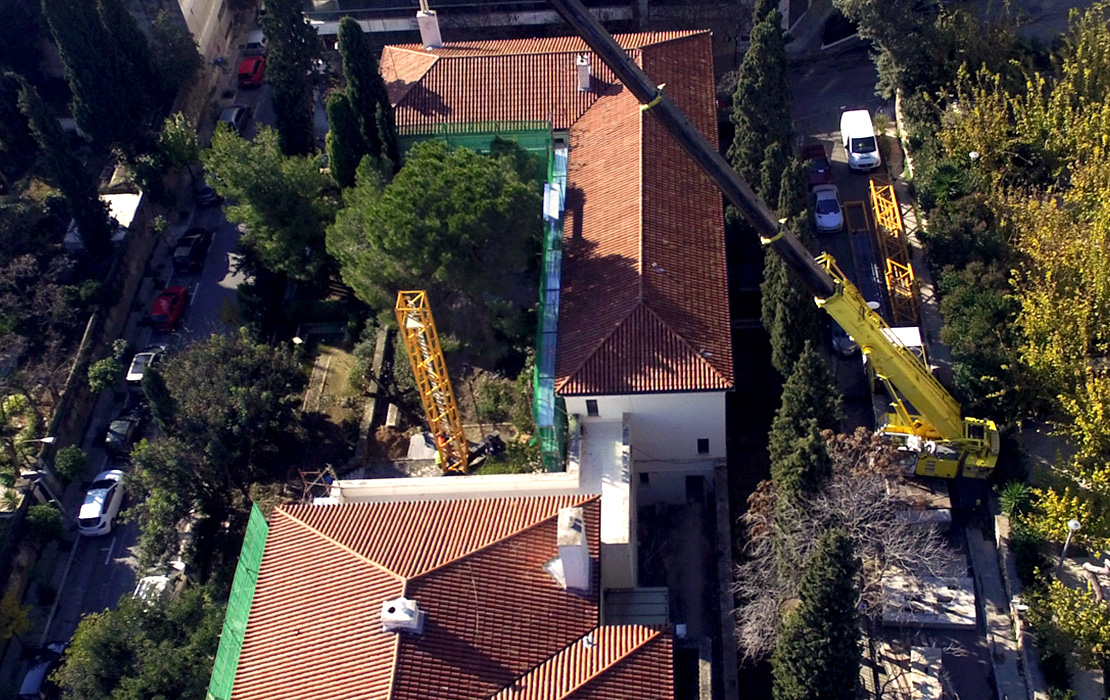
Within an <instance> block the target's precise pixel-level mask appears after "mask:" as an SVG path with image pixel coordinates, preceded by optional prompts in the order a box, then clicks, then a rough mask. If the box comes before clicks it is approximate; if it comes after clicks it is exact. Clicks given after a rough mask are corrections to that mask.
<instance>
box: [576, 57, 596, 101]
mask: <svg viewBox="0 0 1110 700" xmlns="http://www.w3.org/2000/svg"><path fill="white" fill-rule="evenodd" d="M574 65H575V66H577V67H578V92H589V91H590V77H591V75H592V72H591V71H590V57H589V56H587V55H586V54H584V53H580V54H578V58H576V59H574Z"/></svg>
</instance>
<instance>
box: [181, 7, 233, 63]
mask: <svg viewBox="0 0 1110 700" xmlns="http://www.w3.org/2000/svg"><path fill="white" fill-rule="evenodd" d="M177 4H178V5H179V6H180V8H181V14H182V15H183V16H184V17H185V24H186V25H187V26H188V27H189V31H190V32H192V34H193V39H195V40H196V42H197V46H199V47H200V55H201V56H203V57H204V60H205V62H207V63H211V62H212V61H213V60H214V59H215V58H217V57H219V56H224V57H229V56H231V54H232V52H233V51H234V50H235V46H233V45H232V41H233V37H232V36H231V16H232V14H233V13H232V11H231V8H230V7H228V0H177ZM229 60H230V59H229Z"/></svg>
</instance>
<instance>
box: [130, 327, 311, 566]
mask: <svg viewBox="0 0 1110 700" xmlns="http://www.w3.org/2000/svg"><path fill="white" fill-rule="evenodd" d="M151 372H153V375H152V376H154V377H155V378H154V379H150V380H149V381H148V380H147V378H146V377H145V376H144V380H143V388H144V391H147V392H148V398H149V400H150V401H151V404H152V405H153V406H155V412H156V415H157V416H158V419H159V422H160V423H161V424H163V425H164V426H165V432H166V434H167V436H166V437H165V438H160V439H157V440H154V441H142V442H140V443H139V445H138V446H136V448H135V450H134V451H133V452H132V455H131V458H132V463H133V465H134V469H133V470H132V472H131V473H129V474H128V489H129V490H130V491H132V492H134V493H136V494H137V500H138V503H139V505H137V506H136V507H135V510H136V512H137V514H138V517H139V521H140V524H141V525H142V528H143V533H142V545H143V550H144V561H145V562H148V563H156V562H157V560H158V559H159V558H161V557H164V556H166V555H172V554H175V553H176V551H175V547H176V533H175V532H174V531H173V530H172V528H173V527H174V526H175V525H176V524H177V522H178V521H179V520H180V519H182V518H184V517H185V516H187V515H190V514H191V513H192V514H194V515H197V516H198V517H201V518H208V519H211V520H214V522H215V523H220V522H223V521H224V520H225V519H228V518H232V516H234V518H233V519H234V522H233V523H232V525H233V527H232V528H231V532H233V533H234V531H235V528H236V527H239V526H243V525H245V522H246V515H247V512H248V508H249V502H250V500H251V487H252V485H253V484H255V483H257V482H269V481H273V480H274V479H280V478H282V477H283V476H284V470H285V468H286V465H287V462H286V459H285V458H284V457H283V454H285V455H288V454H289V450H290V448H291V447H294V446H296V445H297V444H298V442H297V440H298V438H297V436H298V434H299V432H298V431H299V425H300V423H299V420H300V419H299V411H298V402H299V400H300V396H301V394H302V393H303V391H304V387H305V383H306V379H305V376H304V373H303V372H302V371H301V368H300V365H299V364H298V363H297V361H296V360H295V359H294V358H293V356H292V354H291V353H290V352H288V351H287V350H282V349H275V348H271V347H269V346H267V345H263V344H260V343H255V342H254V341H252V340H250V339H249V338H247V337H246V335H245V334H240V335H233V336H222V335H213V336H211V337H209V338H208V339H207V340H203V341H198V342H195V343H193V344H192V345H190V346H189V347H188V348H187V349H186V350H185V351H183V352H182V353H180V354H178V355H175V356H174V357H172V358H170V359H169V360H168V361H167V362H166V363H165V364H164V365H163V367H162V368H148V373H151ZM159 378H164V382H162V381H157V379H159ZM163 387H164V390H163ZM167 547H168V548H167Z"/></svg>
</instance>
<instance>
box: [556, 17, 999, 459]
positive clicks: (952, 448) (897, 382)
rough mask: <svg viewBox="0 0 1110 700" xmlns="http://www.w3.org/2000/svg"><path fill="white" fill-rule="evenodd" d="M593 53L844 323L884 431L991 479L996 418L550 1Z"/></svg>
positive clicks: (615, 50) (620, 52)
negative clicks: (910, 345)
mask: <svg viewBox="0 0 1110 700" xmlns="http://www.w3.org/2000/svg"><path fill="white" fill-rule="evenodd" d="M550 2H551V5H552V6H553V7H554V8H555V9H556V11H557V12H558V13H559V14H560V15H561V16H562V18H563V20H564V21H566V22H567V23H568V24H569V25H570V26H571V27H573V28H574V30H575V31H576V32H577V33H578V35H579V36H581V37H582V39H583V40H584V41H585V42H586V44H587V45H588V46H589V47H590V48H591V49H592V50H593V52H594V53H596V54H597V55H598V57H599V58H601V60H602V61H604V62H605V64H606V65H607V66H609V69H610V70H612V71H613V73H614V74H615V75H616V76H617V78H618V79H619V80H620V81H621V83H623V84H624V86H625V87H626V88H628V90H629V92H631V93H632V94H633V95H635V96H636V99H637V100H639V102H640V109H642V110H645V111H650V112H651V113H652V114H653V115H655V117H656V118H657V119H658V120H659V122H660V124H662V125H663V127H664V128H666V129H667V130H668V131H669V132H670V133H671V136H672V137H673V138H674V139H675V141H677V142H678V144H679V145H680V146H681V147H682V148H683V150H685V151H686V152H687V153H688V154H689V155H690V157H691V158H693V159H694V162H695V163H697V164H698V165H699V166H700V167H701V168H702V170H704V171H705V173H706V174H707V175H709V177H710V178H712V179H713V181H714V182H715V183H716V184H717V186H718V187H719V188H720V189H721V192H723V193H724V195H725V197H726V198H727V199H728V201H729V202H731V203H732V204H733V205H734V206H735V207H736V208H737V209H739V210H740V212H741V213H742V214H744V217H745V218H746V219H747V220H748V221H749V222H750V223H751V224H752V225H753V226H754V227H755V229H756V231H758V232H759V234H760V237H761V239H762V240H763V243H764V244H765V245H767V246H768V247H770V248H771V249H772V250H774V251H775V253H777V254H778V255H779V256H780V257H781V258H782V259H783V261H784V262H785V263H786V264H787V265H788V266H789V267H790V268H791V269H793V270H794V272H795V273H797V274H798V276H799V277H801V279H802V281H803V282H804V283H805V284H806V286H808V287H809V289H810V290H811V291H812V292H813V295H814V299H815V301H816V302H817V304H818V306H820V307H821V308H823V309H824V310H825V311H826V312H828V314H829V315H830V316H832V318H833V319H834V320H835V321H836V322H837V323H838V324H840V327H841V328H843V329H844V330H845V331H846V332H847V333H848V334H849V335H851V336H852V338H854V339H855V341H856V343H857V344H858V345H859V346H860V348H861V349H862V350H863V352H864V353H866V354H867V356H868V359H869V360H870V362H871V364H872V367H873V369H874V371H875V373H876V375H877V376H878V377H879V378H880V379H881V380H882V381H883V382H885V383H886V384H887V386H888V388H889V389H890V392H891V397H892V399H893V403H892V406H893V408H894V412H893V413H891V414H888V415H887V416H886V420H885V421H884V422H885V424H884V425H881V426H879V431H880V432H881V433H883V434H884V435H887V436H889V437H890V438H891V439H893V440H894V441H895V442H896V443H897V444H898V445H899V447H900V448H901V449H903V450H905V451H906V452H908V453H910V454H912V455H913V458H914V460H915V462H916V465H915V471H916V473H918V474H921V475H925V476H942V477H947V478H953V477H956V476H959V475H962V476H967V477H972V478H986V477H988V476H989V475H990V474H991V473H992V470H993V469H994V466H995V464H996V463H997V461H998V449H999V440H998V428H997V426H996V425H995V424H994V422H993V421H990V420H985V419H980V418H967V417H963V416H962V415H961V411H960V406H959V404H958V403H957V402H956V400H955V399H954V398H952V395H951V394H949V393H948V391H947V390H946V389H945V388H944V387H943V386H942V385H941V383H940V382H938V381H937V380H936V378H935V377H933V375H932V374H931V373H930V372H929V370H928V368H927V367H925V365H924V364H923V363H922V362H921V360H919V359H918V358H917V356H916V355H914V354H913V353H912V352H910V351H909V350H908V349H907V348H905V347H904V346H902V345H901V344H899V343H897V342H896V341H895V340H894V337H893V334H890V333H889V328H888V327H887V325H886V323H885V322H884V321H883V319H882V317H880V316H879V314H877V313H875V311H874V310H872V309H871V308H870V307H868V305H867V302H866V300H865V299H864V298H863V295H862V294H860V292H859V290H858V289H856V288H855V286H854V285H853V284H852V283H851V281H849V280H848V279H847V278H846V277H845V276H844V275H843V274H842V273H841V272H840V270H839V269H837V267H836V262H835V261H834V260H833V259H832V257H830V256H828V255H822V256H820V257H818V258H817V259H814V258H813V256H812V255H810V253H809V251H808V250H806V248H805V246H803V245H802V243H801V242H800V241H799V240H798V239H797V237H796V236H794V235H793V234H792V233H790V232H789V231H788V230H786V229H785V228H784V226H783V224H784V223H785V222H783V221H779V220H777V219H776V218H775V216H774V214H772V212H771V210H770V209H768V207H767V205H766V204H765V203H764V202H763V201H762V200H761V199H760V198H759V197H758V196H756V194H755V193H754V192H752V190H751V188H750V187H748V184H747V183H746V182H744V180H743V179H742V178H741V177H740V176H739V175H737V174H736V172H735V171H734V170H733V169H732V167H731V166H730V165H729V164H728V161H726V160H725V159H724V157H723V156H721V154H720V153H719V152H718V151H717V149H716V148H714V147H713V146H711V145H710V144H709V142H708V141H706V139H705V137H704V136H702V135H701V132H699V131H698V130H697V129H696V128H695V127H694V125H693V124H691V123H690V121H689V120H688V119H686V117H685V115H683V114H682V112H681V111H680V110H679V109H678V108H677V107H676V106H675V104H674V102H672V101H671V99H670V97H668V96H667V94H666V93H665V92H664V90H663V88H664V86H662V85H656V84H655V83H653V82H652V81H651V79H650V78H648V76H647V74H645V73H644V71H643V69H642V68H640V66H639V65H638V64H636V62H635V61H633V60H632V59H631V58H629V56H628V54H627V53H625V51H624V49H622V48H621V47H620V46H619V45H618V44H617V42H616V41H614V40H613V37H612V36H610V35H609V33H608V32H607V31H605V29H604V28H603V27H602V26H601V24H600V23H598V21H597V20H596V19H594V17H593V15H591V14H590V13H589V12H588V11H587V10H586V8H585V7H583V6H582V4H581V3H580V2H579V1H578V0H550Z"/></svg>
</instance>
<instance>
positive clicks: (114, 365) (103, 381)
mask: <svg viewBox="0 0 1110 700" xmlns="http://www.w3.org/2000/svg"><path fill="white" fill-rule="evenodd" d="M122 374H123V364H122V363H121V362H120V361H119V360H117V359H116V358H114V357H105V358H104V359H103V360H97V361H96V362H94V363H92V365H90V366H89V390H90V391H92V393H93V394H99V393H100V392H101V391H104V390H105V389H109V388H111V387H112V385H114V384H115V383H116V382H117V381H119V378H120V375H122Z"/></svg>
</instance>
